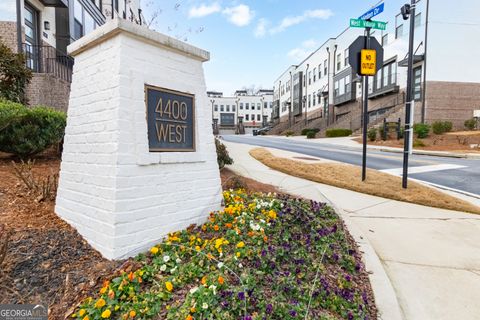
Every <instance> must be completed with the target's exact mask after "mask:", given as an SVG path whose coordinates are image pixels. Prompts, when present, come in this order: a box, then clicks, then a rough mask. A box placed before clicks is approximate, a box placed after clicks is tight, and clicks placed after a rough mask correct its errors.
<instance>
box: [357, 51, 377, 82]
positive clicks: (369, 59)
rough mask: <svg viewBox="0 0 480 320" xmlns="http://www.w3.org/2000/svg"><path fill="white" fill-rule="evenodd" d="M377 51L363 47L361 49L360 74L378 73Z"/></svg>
mask: <svg viewBox="0 0 480 320" xmlns="http://www.w3.org/2000/svg"><path fill="white" fill-rule="evenodd" d="M376 60H377V51H375V50H372V49H363V50H361V51H360V75H362V76H374V75H375V74H376V73H377V62H376Z"/></svg>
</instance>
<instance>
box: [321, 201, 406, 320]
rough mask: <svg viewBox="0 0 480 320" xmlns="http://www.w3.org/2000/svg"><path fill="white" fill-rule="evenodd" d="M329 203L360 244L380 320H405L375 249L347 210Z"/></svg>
mask: <svg viewBox="0 0 480 320" xmlns="http://www.w3.org/2000/svg"><path fill="white" fill-rule="evenodd" d="M327 201H328V202H329V203H330V205H331V206H332V207H333V208H334V210H335V212H337V214H338V215H339V216H340V218H341V219H342V220H343V222H344V224H345V227H346V228H347V230H348V232H349V233H350V235H351V236H352V237H353V239H354V240H355V242H356V243H357V244H358V246H359V249H360V251H361V252H362V253H363V254H362V260H363V262H364V264H365V269H366V271H367V273H368V278H369V280H370V285H371V286H372V291H373V295H374V298H375V305H376V306H377V311H378V315H377V319H378V320H403V319H405V317H404V316H403V312H402V309H401V307H400V304H399V302H398V299H397V294H396V293H395V289H394V288H393V285H392V282H391V281H390V278H389V277H388V275H387V272H386V271H385V268H384V266H383V264H382V261H381V260H380V257H379V256H378V254H377V252H376V251H375V249H374V248H373V246H372V244H371V243H370V241H369V240H368V238H367V237H366V236H365V235H364V234H363V232H362V231H361V230H360V228H359V227H358V226H357V225H356V224H355V222H353V220H352V219H350V216H349V215H348V213H347V212H345V210H343V209H341V208H339V207H337V206H336V205H335V204H334V203H333V202H331V201H330V200H329V199H327Z"/></svg>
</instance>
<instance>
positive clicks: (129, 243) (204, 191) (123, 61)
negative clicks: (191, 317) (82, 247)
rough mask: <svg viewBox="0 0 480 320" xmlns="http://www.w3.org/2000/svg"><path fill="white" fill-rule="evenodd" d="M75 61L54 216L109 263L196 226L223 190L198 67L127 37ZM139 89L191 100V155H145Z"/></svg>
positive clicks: (214, 207)
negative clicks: (193, 124)
mask: <svg viewBox="0 0 480 320" xmlns="http://www.w3.org/2000/svg"><path fill="white" fill-rule="evenodd" d="M105 27H106V26H102V27H100V29H101V30H100V29H97V30H96V31H94V32H97V33H98V34H100V32H104V30H103V29H105ZM145 32H153V31H145ZM93 41H95V40H93ZM74 58H75V65H74V73H73V82H72V91H71V95H70V105H69V108H68V120H67V128H66V136H65V144H64V151H63V155H62V164H61V171H60V181H59V190H58V194H57V203H56V208H55V210H56V212H57V214H58V215H59V216H61V217H62V218H63V219H65V220H66V221H68V222H69V223H71V224H72V225H73V226H74V227H75V228H77V230H78V231H79V233H80V234H82V235H83V236H84V237H85V238H86V239H87V241H88V242H89V243H90V244H92V246H93V247H95V248H96V249H98V250H99V251H100V252H101V253H102V254H103V255H104V256H105V257H107V258H110V259H118V258H123V257H127V256H132V255H135V254H136V253H138V252H140V251H144V250H146V249H148V248H149V247H150V246H151V245H153V244H154V243H157V242H158V241H160V239H161V238H162V237H163V236H165V235H166V234H167V233H168V232H172V231H175V230H179V229H182V228H185V227H187V226H189V225H190V224H192V223H201V222H204V221H205V220H206V219H207V217H208V214H209V212H211V211H213V210H217V209H218V208H219V207H220V203H221V184H220V176H219V170H218V165H217V162H216V153H215V145H214V140H213V134H212V128H211V110H210V108H209V106H210V104H209V103H208V99H207V96H206V86H205V80H204V74H203V66H202V62H201V61H199V60H195V59H193V58H192V57H190V56H188V55H187V54H185V53H182V52H181V51H179V50H175V51H174V50H169V49H167V48H165V47H161V46H157V45H155V44H154V43H152V42H147V41H145V40H143V38H141V37H134V36H132V35H130V34H128V33H125V32H119V33H118V34H116V35H115V36H114V37H112V38H110V39H107V40H105V39H104V40H102V41H99V42H98V43H96V46H94V47H92V48H89V49H87V50H85V51H82V52H81V53H79V54H78V55H76V56H75V57H74ZM145 84H149V85H155V86H158V87H163V88H169V89H174V90H178V91H182V92H189V93H192V94H195V97H196V98H195V106H196V146H197V148H196V151H195V152H184V153H181V152H169V153H158V152H157V153H150V152H149V151H148V139H147V123H146V120H145V119H146V107H145V93H144V89H145V88H144V86H145Z"/></svg>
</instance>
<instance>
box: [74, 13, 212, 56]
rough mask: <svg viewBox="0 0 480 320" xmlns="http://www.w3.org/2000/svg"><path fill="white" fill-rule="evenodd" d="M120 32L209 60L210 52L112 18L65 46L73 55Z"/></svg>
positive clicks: (143, 27) (155, 44)
mask: <svg viewBox="0 0 480 320" xmlns="http://www.w3.org/2000/svg"><path fill="white" fill-rule="evenodd" d="M120 33H127V34H130V35H132V36H134V37H136V38H139V39H141V40H143V41H145V42H148V43H150V44H152V45H154V46H158V47H163V48H166V49H168V50H173V51H175V52H178V53H181V54H184V55H187V56H189V57H192V58H193V59H196V60H200V61H202V62H205V61H208V60H210V53H209V52H208V51H205V50H202V49H200V48H197V47H195V46H192V45H190V44H187V43H185V42H183V41H180V40H177V39H174V38H172V37H169V36H167V35H164V34H162V33H159V32H156V31H153V30H150V29H148V28H147V27H146V26H140V25H138V24H135V23H133V22H130V21H128V20H124V19H118V18H117V19H113V20H110V21H108V22H107V23H105V24H104V25H102V26H100V27H98V28H97V29H95V30H94V31H92V32H90V33H88V34H87V35H85V36H83V37H82V38H80V39H78V40H77V41H75V42H73V43H72V44H70V45H69V46H68V47H67V51H68V54H70V55H72V56H73V57H75V56H76V55H78V54H79V53H81V52H83V51H85V50H88V49H89V48H91V47H93V46H96V45H98V44H99V43H101V42H104V41H106V40H108V39H111V38H113V37H114V36H116V35H118V34H120Z"/></svg>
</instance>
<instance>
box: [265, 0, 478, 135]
mask: <svg viewBox="0 0 480 320" xmlns="http://www.w3.org/2000/svg"><path fill="white" fill-rule="evenodd" d="M406 2H408V1H404V0H392V1H389V2H387V3H386V4H385V7H386V8H390V9H389V10H386V11H385V12H384V13H382V14H381V15H379V16H377V17H375V20H380V21H386V22H387V28H386V30H383V31H381V30H372V36H373V37H375V38H376V39H377V40H378V42H379V43H381V44H382V45H383V47H384V61H383V68H382V69H381V70H380V71H379V72H378V73H377V75H376V76H375V77H369V93H368V97H369V112H368V115H369V124H370V125H375V124H378V123H380V122H381V121H383V119H384V118H387V119H388V120H389V121H393V120H397V119H398V118H401V120H402V122H403V121H404V116H405V91H406V86H407V68H406V66H407V59H406V57H407V52H408V39H409V21H408V20H407V21H404V20H403V19H402V15H401V14H400V10H399V8H400V7H401V6H402V5H403V4H404V3H406ZM465 8H468V10H467V9H465ZM475 9H480V4H478V3H474V2H473V1H470V0H459V1H457V2H456V3H455V5H454V6H445V5H444V4H442V3H441V1H429V0H420V1H418V2H417V3H416V15H415V17H412V18H413V19H415V43H414V50H415V54H414V66H413V68H414V75H413V79H412V82H413V83H412V87H413V98H414V100H415V122H427V123H432V122H434V121H437V120H448V121H452V123H453V125H454V127H455V128H456V129H462V128H463V123H464V121H465V120H467V119H470V118H472V117H473V114H474V110H478V109H480V76H479V75H480V64H479V63H478V59H477V57H476V56H477V53H478V52H480V43H479V42H478V41H472V39H476V38H477V35H478V34H479V32H480V26H479V24H478V23H477V22H478V17H477V15H476V12H477V10H475ZM367 10H368V8H367V7H366V8H365V11H367ZM360 14H361V13H360V12H359V15H360ZM345 24H348V21H345ZM363 34H364V29H361V28H347V29H345V30H344V31H343V32H341V33H340V34H338V35H336V36H334V37H332V38H330V39H327V40H325V42H324V43H323V44H322V45H321V46H320V47H319V48H318V49H317V50H315V51H314V52H312V53H311V54H310V55H309V56H308V57H307V58H306V59H305V60H303V61H301V62H300V63H299V64H298V65H293V66H289V67H288V68H287V69H286V70H285V71H284V72H283V73H282V74H281V75H280V76H279V77H278V78H277V79H276V80H275V82H274V111H273V114H272V117H273V119H274V121H275V122H276V123H277V125H276V131H278V132H281V131H284V130H287V128H291V129H293V130H294V131H298V130H300V129H301V128H302V127H304V126H306V125H307V124H308V126H314V127H317V128H320V129H325V128H327V127H342V128H350V129H352V130H357V129H359V128H360V127H361V110H362V79H361V77H359V76H358V75H357V74H356V72H354V71H353V70H352V68H351V67H350V65H349V62H348V58H349V57H348V47H349V46H350V44H351V43H352V42H353V41H354V40H355V39H356V38H357V37H358V36H361V35H363Z"/></svg>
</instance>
